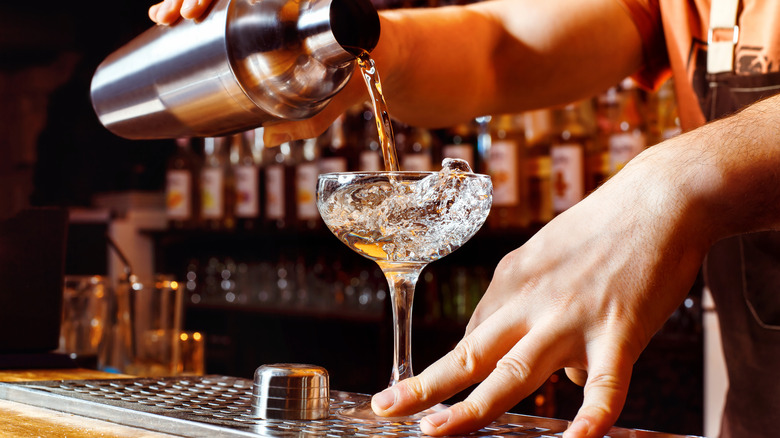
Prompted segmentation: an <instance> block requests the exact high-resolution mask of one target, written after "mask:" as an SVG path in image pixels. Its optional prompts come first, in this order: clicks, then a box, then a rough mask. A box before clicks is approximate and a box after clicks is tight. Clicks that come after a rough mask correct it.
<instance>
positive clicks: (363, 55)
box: [357, 49, 400, 172]
mask: <svg viewBox="0 0 780 438" xmlns="http://www.w3.org/2000/svg"><path fill="white" fill-rule="evenodd" d="M359 50H360V52H359V54H358V56H357V64H358V67H360V73H361V75H362V76H363V80H365V82H366V87H367V88H368V94H369V96H371V105H372V106H373V108H374V118H375V120H376V131H377V133H378V134H379V144H380V145H381V147H382V157H383V158H384V161H385V170H386V171H388V172H396V171H398V170H400V168H399V167H398V154H397V153H396V150H395V138H394V136H393V125H392V123H391V120H390V114H389V113H388V111H387V104H386V103H385V97H384V95H383V94H382V83H381V82H380V81H379V73H378V72H377V70H376V65H375V64H374V60H373V59H371V56H369V54H368V52H367V51H365V50H362V49H359Z"/></svg>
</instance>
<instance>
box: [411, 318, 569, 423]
mask: <svg viewBox="0 0 780 438" xmlns="http://www.w3.org/2000/svg"><path fill="white" fill-rule="evenodd" d="M561 342H562V339H561V338H560V337H559V336H557V335H555V334H554V333H552V331H551V330H547V329H542V327H541V326H539V327H535V328H534V329H533V330H531V332H529V333H528V334H527V335H526V336H525V337H524V338H523V339H521V340H520V341H519V342H518V343H517V345H515V346H514V347H513V348H512V349H511V350H510V351H509V353H507V354H506V355H505V356H504V357H502V358H501V360H499V361H498V363H497V364H496V367H495V369H494V370H493V371H492V372H491V373H490V375H489V376H488V377H487V378H486V379H485V380H484V381H483V382H482V383H481V384H480V385H479V386H477V388H476V389H474V391H473V392H472V393H471V394H469V396H468V397H467V398H466V399H465V400H464V401H462V402H459V403H456V404H454V405H452V406H451V407H450V408H448V409H446V410H444V411H440V412H436V413H434V414H431V415H429V416H427V417H425V418H423V419H422V420H421V421H420V428H421V429H422V432H423V433H425V434H427V435H432V436H442V435H458V434H463V433H467V432H470V431H474V430H477V429H479V428H481V427H483V426H486V425H488V424H490V422H492V421H493V420H495V419H496V418H497V417H498V416H500V415H501V414H503V413H504V412H506V411H507V410H509V409H510V408H512V406H514V405H515V404H517V403H518V402H520V401H521V400H522V399H524V398H525V397H527V396H528V395H530V394H531V393H532V392H533V391H535V390H536V389H537V388H539V387H540V386H541V385H542V383H544V381H545V380H546V379H547V378H548V377H549V376H550V374H552V373H553V372H554V370H555V369H557V368H558V367H557V366H556V364H557V363H559V361H560V360H561V358H560V357H559V356H558V354H557V353H556V351H568V350H569V348H568V347H567V346H563V345H561ZM559 348H560V349H561V350H558V349H559Z"/></svg>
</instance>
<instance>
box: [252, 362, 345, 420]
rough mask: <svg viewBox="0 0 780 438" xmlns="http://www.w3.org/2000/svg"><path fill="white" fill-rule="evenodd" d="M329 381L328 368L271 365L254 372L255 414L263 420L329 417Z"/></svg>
mask: <svg viewBox="0 0 780 438" xmlns="http://www.w3.org/2000/svg"><path fill="white" fill-rule="evenodd" d="M329 386H330V383H329V379H328V372H327V370H325V368H322V367H319V366H316V365H308V364H289V363H282V364H270V365H263V366H261V367H259V368H257V370H256V371H255V379H254V385H253V388H252V407H253V410H254V415H255V416H257V417H260V418H264V419H285V420H319V419H323V418H327V417H328V412H329V409H330V388H329Z"/></svg>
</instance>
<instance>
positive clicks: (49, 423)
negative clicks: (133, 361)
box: [0, 369, 172, 438]
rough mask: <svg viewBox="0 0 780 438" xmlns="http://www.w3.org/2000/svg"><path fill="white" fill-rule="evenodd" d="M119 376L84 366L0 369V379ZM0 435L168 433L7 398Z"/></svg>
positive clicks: (0, 405)
mask: <svg viewBox="0 0 780 438" xmlns="http://www.w3.org/2000/svg"><path fill="white" fill-rule="evenodd" d="M122 377H129V376H122V375H118V374H110V373H105V372H102V371H94V370H86V369H52V370H0V382H23V381H32V380H88V379H116V378H122ZM0 434H2V436H3V437H12V438H16V437H19V438H28V437H68V438H87V437H122V438H142V437H143V438H147V437H148V438H164V437H171V436H172V435H167V434H163V433H158V432H152V431H149V430H145V429H140V428H135V427H129V426H123V425H119V424H114V423H110V422H107V421H102V420H95V419H92V418H86V417H81V416H78V415H73V414H66V413H62V412H57V411H53V410H50V409H44V408H39V407H36V406H30V405H25V404H23V403H16V402H11V401H7V400H0Z"/></svg>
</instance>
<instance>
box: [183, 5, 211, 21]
mask: <svg viewBox="0 0 780 438" xmlns="http://www.w3.org/2000/svg"><path fill="white" fill-rule="evenodd" d="M210 5H211V0H184V2H183V3H182V5H181V16H182V17H184V18H187V19H190V20H194V19H196V18H198V17H200V16H201V15H203V13H204V12H206V9H208V8H209V6H210Z"/></svg>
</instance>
